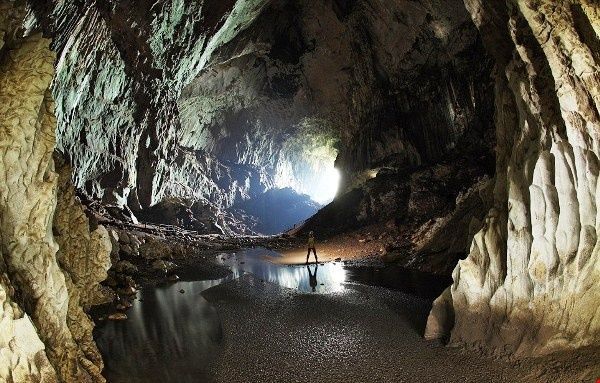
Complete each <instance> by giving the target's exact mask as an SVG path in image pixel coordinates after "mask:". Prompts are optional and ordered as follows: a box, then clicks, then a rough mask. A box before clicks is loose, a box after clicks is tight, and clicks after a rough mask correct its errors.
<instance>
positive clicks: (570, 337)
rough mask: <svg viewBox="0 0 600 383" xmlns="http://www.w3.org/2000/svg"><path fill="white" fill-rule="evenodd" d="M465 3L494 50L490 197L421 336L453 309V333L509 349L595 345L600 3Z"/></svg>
mask: <svg viewBox="0 0 600 383" xmlns="http://www.w3.org/2000/svg"><path fill="white" fill-rule="evenodd" d="M465 3H466V5H467V7H468V9H469V11H470V12H471V15H472V17H473V20H474V21H475V23H476V24H477V26H478V28H479V29H480V31H481V34H482V36H483V37H484V40H485V43H486V46H487V49H488V50H489V52H491V53H492V54H493V55H494V57H495V59H496V74H495V79H496V86H495V93H496V117H495V119H496V137H497V144H498V145H497V170H496V180H495V192H494V207H493V208H492V209H491V210H490V211H489V213H488V215H487V217H486V221H485V226H484V228H483V229H482V230H481V231H480V232H479V233H478V234H477V235H476V236H475V239H474V241H473V243H472V246H471V251H470V255H469V257H468V258H467V259H466V260H464V261H461V262H460V263H459V264H458V266H457V267H456V269H455V270H454V273H453V278H454V284H453V285H452V287H451V288H450V289H449V290H448V291H447V292H446V293H444V295H443V296H442V297H440V298H439V299H438V301H436V305H435V307H434V310H433V311H432V314H431V315H430V319H429V325H428V333H427V335H428V336H431V337H433V336H435V335H439V334H440V333H443V332H444V330H446V331H447V330H448V328H449V327H450V326H452V317H454V321H453V322H454V327H453V329H452V332H451V341H452V342H454V343H467V344H481V343H483V344H487V345H489V346H492V347H494V348H497V349H501V350H505V351H515V352H517V353H549V352H552V351H556V350H559V349H565V348H575V347H580V346H584V345H590V344H598V343H600V311H599V310H598V302H599V301H600V284H599V283H598V281H599V280H600V279H599V278H600V256H599V255H598V254H599V253H598V252H599V242H598V230H599V229H600V227H599V226H598V225H599V222H600V220H599V218H600V216H599V215H598V214H599V213H600V211H598V203H599V201H600V199H599V196H600V192H599V189H598V171H599V162H598V156H599V154H600V152H599V150H600V149H599V146H598V144H599V138H600V136H599V132H600V130H599V128H600V82H599V81H600V56H599V55H598V52H599V50H598V47H599V45H598V44H599V42H600V39H599V36H600V5H599V4H598V2H595V1H587V0H581V1H561V2H556V1H548V0H544V1H529V0H523V1H491V2H488V1H485V2H483V1H478V0H467V1H465ZM446 319H448V320H446Z"/></svg>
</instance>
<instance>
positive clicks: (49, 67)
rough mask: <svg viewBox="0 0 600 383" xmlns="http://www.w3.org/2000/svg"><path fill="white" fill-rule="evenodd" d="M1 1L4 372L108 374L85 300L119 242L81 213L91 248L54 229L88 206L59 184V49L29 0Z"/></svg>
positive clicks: (90, 378) (83, 238) (15, 376)
mask: <svg viewBox="0 0 600 383" xmlns="http://www.w3.org/2000/svg"><path fill="white" fill-rule="evenodd" d="M0 10H1V12H0V15H2V16H1V17H0V32H1V33H0V37H1V38H2V43H1V50H0V100H1V102H0V147H1V148H2V155H1V158H2V161H1V165H0V178H1V179H2V186H1V187H0V233H1V235H0V251H1V254H2V256H1V257H0V275H1V278H0V292H1V293H0V303H2V306H1V307H2V308H1V309H0V318H1V321H0V330H1V331H0V334H1V335H0V380H3V381H15V382H30V381H44V382H46V381H47V382H53V381H64V382H102V381H104V379H103V377H102V376H101V375H100V371H101V369H102V361H101V360H100V358H99V357H98V352H97V350H96V348H95V345H94V343H93V339H92V338H91V331H90V330H91V322H90V321H89V319H87V317H86V314H85V313H84V312H83V308H82V305H87V304H90V303H92V302H91V300H90V298H91V297H90V295H89V291H91V289H90V287H93V286H94V285H95V283H96V282H97V281H99V280H101V279H103V275H105V269H106V268H107V267H108V264H107V261H106V258H108V255H109V253H110V242H109V241H108V237H107V236H106V232H105V230H103V229H102V228H98V229H96V230H95V231H94V232H93V233H92V234H90V233H89V228H88V226H87V221H86V220H79V221H74V222H70V223H69V226H70V227H69V230H70V232H69V234H68V235H69V236H70V235H76V234H79V235H80V236H79V237H78V238H77V240H78V241H79V246H81V247H82V248H85V249H87V250H88V251H89V252H88V253H86V254H83V253H74V252H73V249H74V247H73V246H77V245H71V248H70V249H69V247H68V246H63V248H62V249H59V243H61V242H63V240H65V241H66V239H67V237H66V236H65V237H63V238H61V239H59V240H58V243H57V241H56V240H55V237H54V234H53V231H58V232H60V231H61V230H63V229H65V228H66V226H65V223H66V222H65V221H64V220H62V219H61V218H60V217H61V214H62V215H63V217H64V216H69V217H76V216H80V215H81V207H80V206H77V205H76V204H74V203H73V201H71V200H70V199H71V198H72V195H71V196H70V195H69V193H67V194H65V193H64V192H65V190H66V189H65V187H64V186H65V182H66V181H64V180H63V182H61V184H62V185H61V188H60V190H58V184H57V183H58V175H57V174H56V172H55V171H54V161H53V158H52V154H53V151H54V147H55V129H56V120H55V118H54V115H53V110H54V103H53V99H52V95H51V93H50V89H49V86H50V82H51V80H52V78H53V74H54V60H55V55H54V54H53V53H52V51H51V50H50V49H49V45H50V41H49V40H47V39H45V38H43V37H42V36H41V35H40V34H35V33H29V35H28V36H26V37H22V35H23V32H24V29H23V28H22V24H23V19H24V15H25V12H24V8H23V4H21V3H20V2H13V1H2V2H0ZM67 180H68V177H67ZM57 200H59V201H60V203H59V204H58V208H59V209H60V212H59V214H58V215H56V214H55V210H56V207H57ZM56 217H58V218H57V219H56V220H55V218H56ZM53 223H54V226H53ZM75 226H78V228H77V231H71V230H72V229H74V228H75ZM53 229H54V230H53ZM69 238H72V237H69ZM88 239H89V244H87V243H88ZM107 241H108V242H107Z"/></svg>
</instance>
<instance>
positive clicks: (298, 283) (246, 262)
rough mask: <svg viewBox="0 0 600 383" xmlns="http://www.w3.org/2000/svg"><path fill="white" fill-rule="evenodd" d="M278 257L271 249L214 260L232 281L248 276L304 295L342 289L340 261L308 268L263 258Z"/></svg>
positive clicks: (223, 256) (342, 269)
mask: <svg viewBox="0 0 600 383" xmlns="http://www.w3.org/2000/svg"><path fill="white" fill-rule="evenodd" d="M280 256H281V255H280V254H279V253H276V252H274V251H271V250H267V249H264V248H255V249H247V250H243V251H240V252H237V253H234V254H221V255H219V257H218V258H217V259H218V261H219V262H221V263H222V264H224V265H226V266H228V267H229V268H230V269H231V270H232V272H233V274H234V277H235V278H237V277H239V276H240V275H242V274H244V273H251V274H253V275H255V276H256V277H257V278H259V279H262V280H264V281H267V282H271V283H276V284H278V285H280V286H283V287H287V288H290V289H296V290H300V291H303V292H317V293H331V292H339V291H343V290H344V283H345V282H346V270H345V269H344V267H343V265H342V264H341V263H340V262H333V263H325V264H310V265H308V267H307V266H305V265H279V264H274V263H271V262H268V261H266V260H265V259H264V258H265V257H280ZM317 269H318V278H317Z"/></svg>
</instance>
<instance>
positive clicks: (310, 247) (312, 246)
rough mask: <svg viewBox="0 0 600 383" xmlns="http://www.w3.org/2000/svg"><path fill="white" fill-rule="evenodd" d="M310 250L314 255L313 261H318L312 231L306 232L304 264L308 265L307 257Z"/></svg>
mask: <svg viewBox="0 0 600 383" xmlns="http://www.w3.org/2000/svg"><path fill="white" fill-rule="evenodd" d="M311 250H312V252H313V254H314V255H315V263H319V259H318V258H317V249H315V233H313V232H312V231H311V232H310V233H308V253H306V264H307V265H308V257H310V251H311Z"/></svg>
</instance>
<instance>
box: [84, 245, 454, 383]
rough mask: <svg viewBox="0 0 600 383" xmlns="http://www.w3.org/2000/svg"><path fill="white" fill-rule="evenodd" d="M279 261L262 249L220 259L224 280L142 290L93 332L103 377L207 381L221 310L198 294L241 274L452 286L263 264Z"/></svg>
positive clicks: (292, 283) (313, 285)
mask: <svg viewBox="0 0 600 383" xmlns="http://www.w3.org/2000/svg"><path fill="white" fill-rule="evenodd" d="M277 256H280V255H279V254H278V253H275V252H272V251H269V250H267V249H263V248H256V249H248V250H243V251H239V252H237V253H232V254H221V255H219V256H218V257H217V261H218V262H220V263H221V264H223V265H226V266H227V267H229V268H230V269H231V271H232V274H231V275H230V276H228V277H226V278H223V279H218V280H208V281H206V280H205V281H193V280H192V281H179V282H177V283H173V284H170V285H167V286H157V287H149V288H144V289H142V290H141V291H140V292H138V295H137V300H136V301H135V302H134V305H133V307H132V308H131V309H129V310H128V311H127V316H128V319H127V320H125V321H108V322H106V323H103V324H101V325H99V326H97V327H96V330H95V332H94V335H95V338H96V341H97V344H98V348H99V349H100V352H101V353H102V356H103V358H104V361H105V370H104V375H105V377H106V378H107V379H108V381H109V382H111V383H121V382H123V383H125V382H127V383H137V382H140V383H141V382H144V383H151V382H161V383H169V382H176V383H187V382H190V383H198V382H204V381H208V380H209V379H208V375H207V374H208V365H209V364H210V363H211V361H212V360H213V358H215V357H216V354H217V352H218V349H219V345H220V343H221V339H222V329H221V323H220V320H219V314H218V312H217V310H216V309H215V307H213V306H212V305H211V304H210V303H209V302H208V301H206V299H204V298H203V297H202V295H201V293H202V292H203V291H204V290H206V289H209V288H211V287H213V286H216V285H219V284H221V283H223V282H226V281H230V280H233V279H235V278H238V277H240V276H241V275H243V274H244V273H251V274H253V275H255V276H256V277H257V278H259V279H261V280H264V281H268V282H271V283H276V284H279V285H281V286H283V287H287V288H291V289H297V290H300V291H303V292H309V293H318V294H322V293H338V292H343V291H344V289H345V288H346V287H345V286H347V285H348V283H349V282H358V283H362V284H369V285H379V286H383V287H388V288H392V289H397V290H401V291H406V292H408V293H410V294H414V295H420V296H423V297H428V298H429V297H435V296H437V295H439V293H440V292H441V291H442V290H443V288H444V287H445V285H446V283H447V281H445V280H440V279H439V278H438V277H431V276H428V275H425V274H420V273H414V272H408V271H406V270H402V269H374V268H346V267H344V266H343V264H342V263H340V262H331V263H326V264H322V265H315V264H311V265H308V266H306V265H295V266H287V265H279V264H274V263H271V262H268V261H267V260H266V257H277ZM188 277H189V276H187V277H186V279H193V278H188ZM181 290H183V293H181V292H180V291H181Z"/></svg>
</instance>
